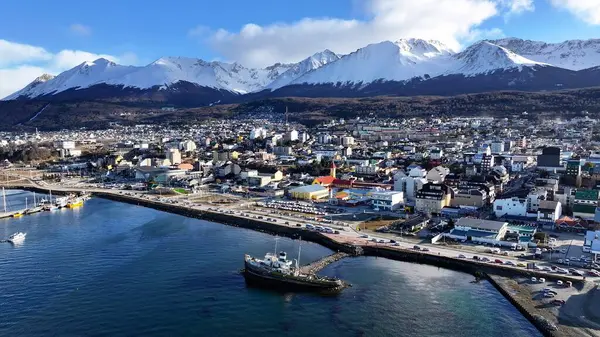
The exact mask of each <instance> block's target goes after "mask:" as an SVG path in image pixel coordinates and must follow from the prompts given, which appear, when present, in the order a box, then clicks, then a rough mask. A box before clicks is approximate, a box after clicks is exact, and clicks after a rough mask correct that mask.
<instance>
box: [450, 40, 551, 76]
mask: <svg viewBox="0 0 600 337" xmlns="http://www.w3.org/2000/svg"><path fill="white" fill-rule="evenodd" d="M454 59H455V61H456V62H457V63H456V67H455V68H454V69H452V70H449V71H448V72H447V73H448V74H463V75H476V74H485V73H489V72H494V71H498V70H508V69H519V70H521V69H523V67H534V66H547V64H545V63H541V62H536V61H532V60H530V59H527V58H525V57H523V56H520V55H517V54H515V53H513V52H512V51H510V50H508V49H506V48H504V47H500V46H498V45H495V44H493V43H491V42H488V41H481V42H479V43H476V44H474V45H472V46H470V47H469V48H467V49H465V50H464V51H462V52H460V53H458V54H456V55H454Z"/></svg>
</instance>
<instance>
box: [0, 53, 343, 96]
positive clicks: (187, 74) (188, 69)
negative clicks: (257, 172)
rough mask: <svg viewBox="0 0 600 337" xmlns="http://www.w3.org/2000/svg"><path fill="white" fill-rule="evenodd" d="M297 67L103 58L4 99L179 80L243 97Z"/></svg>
mask: <svg viewBox="0 0 600 337" xmlns="http://www.w3.org/2000/svg"><path fill="white" fill-rule="evenodd" d="M332 54H333V53H332ZM315 55H317V54H315ZM333 55H335V54H333ZM305 61H306V60H304V61H302V62H305ZM327 61H328V60H326V59H320V58H319V59H315V62H313V63H312V64H311V67H307V66H300V68H299V70H298V71H297V72H296V74H297V75H296V76H300V75H302V74H304V72H305V71H310V70H313V69H316V68H318V67H319V66H320V64H324V63H326V62H327ZM302 62H301V63H302ZM319 62H322V63H319ZM299 65H300V63H298V64H281V63H277V64H274V65H272V66H270V67H267V68H264V69H255V68H246V67H244V66H242V65H241V64H239V63H225V62H216V61H215V62H206V61H204V60H201V59H196V58H187V57H162V58H160V59H158V60H156V61H154V62H152V63H150V64H148V65H147V66H144V67H135V66H121V65H117V64H115V63H114V62H111V61H108V60H106V59H98V60H95V61H92V62H84V63H82V64H80V65H78V66H76V67H75V68H72V69H70V70H67V71H65V72H63V73H61V74H59V75H58V76H56V77H55V78H45V79H46V80H45V81H41V80H40V79H39V78H38V79H36V80H35V81H33V82H32V83H30V84H29V85H27V86H26V87H25V88H23V89H22V90H19V91H18V92H16V93H14V94H12V95H10V96H8V97H6V98H5V99H6V100H10V99H15V98H18V97H28V98H34V97H39V96H44V95H50V94H52V95H54V94H58V93H61V92H63V91H66V90H69V89H77V90H80V89H85V88H89V87H91V86H94V85H96V84H107V85H113V86H118V87H124V88H137V89H151V88H154V87H158V88H159V89H166V88H167V87H169V86H171V85H173V84H176V83H178V82H180V81H181V82H189V83H192V84H195V85H197V86H201V87H207V88H212V89H216V90H227V91H231V92H234V93H238V94H245V93H249V92H253V91H259V90H262V89H264V88H266V87H267V86H268V85H269V84H271V83H273V81H275V80H277V79H279V78H280V77H281V76H282V75H283V74H284V73H286V71H287V70H289V69H291V68H292V67H296V66H299ZM287 76H288V79H287V80H284V81H282V83H284V84H282V85H285V84H287V82H289V81H291V80H293V79H294V78H291V77H290V75H287Z"/></svg>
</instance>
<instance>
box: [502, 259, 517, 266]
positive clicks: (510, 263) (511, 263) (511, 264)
mask: <svg viewBox="0 0 600 337" xmlns="http://www.w3.org/2000/svg"><path fill="white" fill-rule="evenodd" d="M504 264H505V265H507V266H514V265H515V263H514V262H512V261H510V260H508V261H505V262H504Z"/></svg>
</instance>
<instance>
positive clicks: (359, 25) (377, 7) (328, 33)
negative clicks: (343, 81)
mask: <svg viewBox="0 0 600 337" xmlns="http://www.w3.org/2000/svg"><path fill="white" fill-rule="evenodd" d="M498 1H501V0H419V1H414V0H365V1H364V2H363V3H364V4H365V7H364V8H365V10H366V14H367V16H368V17H369V18H368V19H366V20H344V19H338V18H305V19H302V20H300V21H297V22H293V23H274V24H270V25H266V26H259V25H256V24H252V23H249V24H246V25H245V26H243V27H242V29H241V30H240V31H239V32H229V31H226V30H223V29H220V30H217V31H215V32H213V33H212V34H211V35H210V37H209V38H208V41H207V42H208V43H209V45H210V46H211V47H212V48H214V49H215V50H216V51H217V52H219V53H220V54H221V55H222V56H223V57H224V58H225V59H235V60H237V61H239V62H241V63H242V64H245V65H249V66H266V65H270V64H273V63H275V62H294V61H298V60H301V59H303V58H304V57H306V56H307V55H310V54H312V53H315V52H318V51H322V50H324V49H326V48H328V49H331V50H333V51H334V52H336V53H349V52H352V51H354V50H356V49H358V48H361V47H364V46H365V45H367V44H369V43H375V42H380V41H384V40H397V39H399V38H406V37H418V38H426V39H437V40H440V41H442V42H445V43H446V44H448V45H449V46H450V47H453V48H455V49H458V48H460V41H462V40H463V39H465V38H469V37H470V36H472V35H473V31H474V29H476V28H477V27H478V26H479V25H480V24H481V23H483V22H484V21H485V20H487V19H489V18H491V17H493V16H495V15H497V14H498V13H499V12H498V11H499V2H498ZM200 31H201V32H202V33H203V34H204V33H205V31H204V30H200ZM192 35H193V34H192Z"/></svg>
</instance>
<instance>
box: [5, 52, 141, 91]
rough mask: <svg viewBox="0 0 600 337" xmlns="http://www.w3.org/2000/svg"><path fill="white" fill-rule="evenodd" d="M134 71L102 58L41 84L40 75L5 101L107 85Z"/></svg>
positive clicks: (134, 68)
mask: <svg viewBox="0 0 600 337" xmlns="http://www.w3.org/2000/svg"><path fill="white" fill-rule="evenodd" d="M136 69H137V67H133V66H122V65H118V64H116V63H114V62H112V61H109V60H107V59H104V58H100V59H97V60H95V61H93V62H89V61H86V62H83V63H81V64H80V65H78V66H76V67H75V68H72V69H70V70H67V71H65V72H63V73H60V74H59V75H58V76H54V77H53V76H52V75H47V74H46V76H45V77H44V79H45V80H44V81H43V82H41V81H39V79H40V78H41V77H43V76H44V75H42V76H40V77H38V78H37V79H35V80H34V81H33V82H32V83H30V84H29V85H27V86H26V87H25V88H23V89H22V90H19V91H17V92H16V93H14V94H12V95H10V96H8V97H6V98H5V99H7V100H8V99H15V98H17V97H20V96H27V97H30V98H33V97H37V96H40V95H47V94H56V93H59V92H62V91H65V90H68V89H72V88H87V87H89V86H92V85H95V84H99V83H107V82H109V81H111V80H112V79H114V78H118V77H121V76H124V75H126V74H128V73H130V72H133V71H135V70H136Z"/></svg>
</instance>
